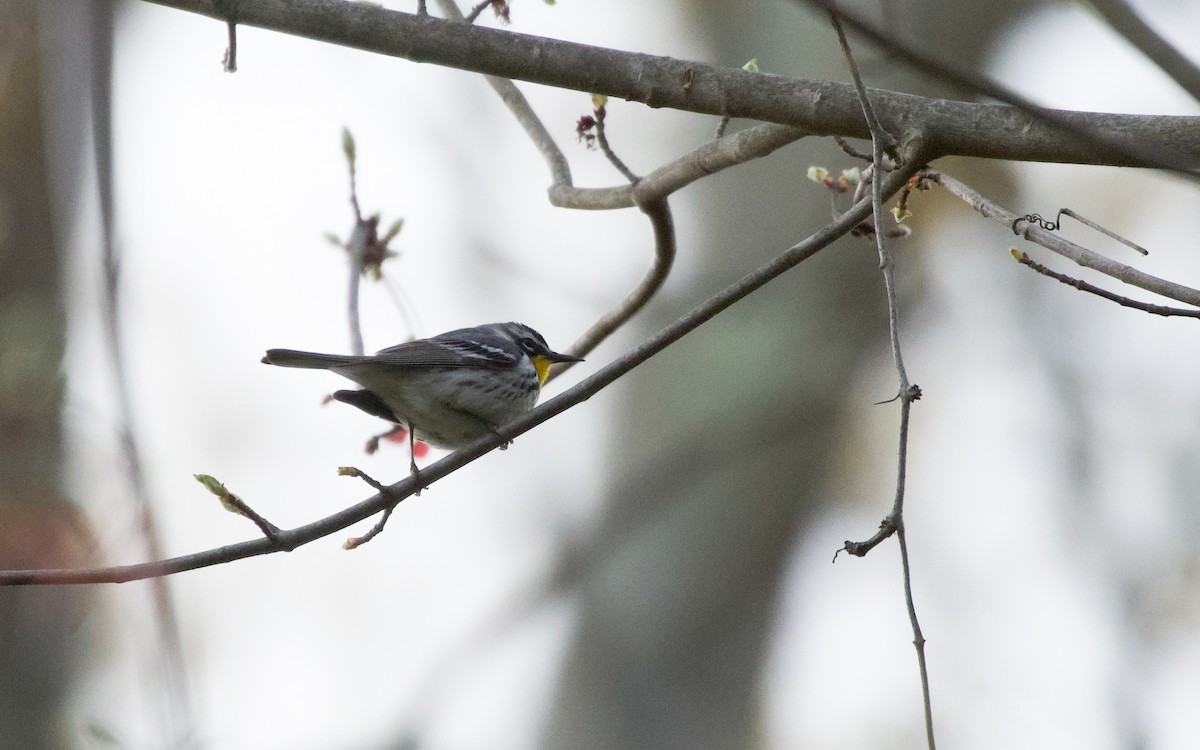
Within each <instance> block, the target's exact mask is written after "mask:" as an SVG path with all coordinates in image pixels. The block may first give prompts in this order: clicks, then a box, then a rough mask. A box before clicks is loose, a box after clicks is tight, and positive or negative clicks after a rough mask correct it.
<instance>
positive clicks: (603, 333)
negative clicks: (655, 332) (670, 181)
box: [548, 198, 676, 380]
mask: <svg viewBox="0 0 1200 750" xmlns="http://www.w3.org/2000/svg"><path fill="white" fill-rule="evenodd" d="M641 208H642V211H643V213H645V214H646V218H648V219H650V225H651V226H652V227H653V229H654V264H653V265H651V266H650V270H649V271H647V272H646V275H645V276H643V277H642V280H641V281H640V282H638V285H637V286H636V287H634V288H633V291H631V292H630V293H629V294H628V295H627V296H626V297H625V299H623V300H621V301H620V302H619V303H618V304H617V306H616V307H614V308H613V309H611V310H609V311H608V312H607V313H605V314H604V315H603V316H602V317H601V318H600V320H597V321H596V322H595V323H593V324H592V327H591V328H589V329H587V330H586V331H584V333H583V335H582V336H580V337H579V339H578V340H577V341H576V342H575V343H574V344H571V348H570V349H569V350H568V351H569V352H570V353H571V354H574V355H575V356H577V357H583V356H586V355H587V353H588V352H590V351H591V350H592V349H595V348H596V346H597V345H598V344H599V343H600V342H601V341H603V340H604V339H606V338H608V337H609V336H610V335H612V332H613V331H615V330H617V329H618V328H620V327H621V326H622V325H624V324H625V321H627V320H629V319H630V318H631V317H633V314H634V313H636V312H637V311H638V310H640V309H642V306H643V305H645V304H646V303H647V302H649V301H650V298H651V297H653V296H654V295H655V293H656V292H658V290H659V289H660V288H662V285H663V282H665V281H666V280H667V275H668V274H670V272H671V265H672V264H673V263H674V262H675V250H676V246H675V220H674V219H673V218H672V217H671V207H670V206H669V205H667V199H666V198H661V199H657V200H655V201H653V202H651V203H650V204H648V205H645V206H642V207H641ZM572 364H574V363H570V362H568V363H566V364H563V365H560V366H559V367H556V368H555V372H553V373H551V374H550V378H548V380H549V379H553V378H554V377H557V376H558V375H559V374H561V373H563V372H565V371H566V370H567V368H569V367H571V365H572Z"/></svg>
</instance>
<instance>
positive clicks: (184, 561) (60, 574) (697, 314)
mask: <svg viewBox="0 0 1200 750" xmlns="http://www.w3.org/2000/svg"><path fill="white" fill-rule="evenodd" d="M906 150H907V151H908V153H905V154H904V156H905V162H904V165H903V166H901V167H900V168H899V169H897V170H896V171H895V172H892V173H890V174H888V176H887V184H886V185H885V186H884V189H883V193H884V195H885V196H888V197H890V196H892V195H895V194H896V193H897V192H898V191H899V190H900V189H901V188H903V187H904V184H905V183H906V182H907V180H908V178H909V177H910V176H912V175H913V174H914V173H915V172H916V167H913V166H909V165H912V164H922V163H924V162H925V161H927V160H928V157H929V153H928V152H926V151H924V150H923V148H922V143H921V142H920V141H918V140H913V141H911V142H910V143H909V144H908V146H907V148H906ZM870 213H871V205H870V202H869V201H862V202H860V203H859V204H858V205H856V206H854V207H853V208H851V209H850V210H849V211H847V212H846V213H845V214H844V215H843V216H842V217H841V218H839V219H838V220H836V221H833V222H831V223H830V224H828V225H826V226H825V227H823V228H822V229H820V230H818V231H817V232H815V233H814V234H812V235H811V236H809V237H808V238H807V239H805V240H804V241H802V242H799V243H797V244H796V245H793V246H792V247H790V248H788V249H787V250H786V251H784V252H783V253H781V254H780V255H779V256H777V257H776V258H774V259H773V260H771V261H769V262H768V263H766V264H765V265H763V266H762V267H760V268H758V269H757V270H755V271H753V272H751V273H750V274H747V275H746V276H745V277H743V278H742V279H741V280H739V281H737V282H736V283H734V284H732V285H730V286H728V287H726V288H725V289H724V290H722V291H721V292H719V293H718V294H716V295H714V296H712V297H710V298H709V299H707V300H705V301H704V302H702V303H701V304H699V305H697V306H696V307H694V308H693V309H692V310H690V311H689V312H687V313H686V314H684V315H683V316H681V317H680V318H678V319H677V320H676V321H675V322H674V323H672V324H671V325H669V326H667V327H666V328H664V329H663V330H661V331H660V332H659V333H657V334H655V335H654V336H652V337H650V338H649V339H647V340H646V341H644V342H642V343H641V344H640V345H638V346H637V347H635V348H634V349H633V350H631V351H629V352H627V353H626V354H624V355H623V356H621V357H619V358H617V359H616V360H614V361H613V362H611V363H609V364H608V365H606V366H605V367H603V368H601V369H600V371H598V372H597V373H595V374H594V375H592V376H591V377H589V378H586V379H584V380H583V381H581V382H579V383H578V384H576V385H575V386H573V387H571V388H569V389H567V390H566V391H564V392H563V393H561V394H559V395H558V396H556V397H555V398H552V399H550V400H549V401H546V402H545V403H543V404H541V405H539V406H538V407H536V408H535V409H533V410H531V411H529V412H527V413H526V414H525V415H523V416H522V417H520V418H518V419H515V420H513V421H512V422H510V423H509V424H507V425H502V426H501V427H499V428H498V429H497V430H496V433H495V434H494V435H488V436H485V437H482V438H480V439H479V440H477V441H475V442H474V443H471V444H470V445H468V446H465V447H463V448H460V449H458V450H456V451H454V452H453V453H451V454H450V455H448V456H446V457H445V458H443V459H441V460H439V461H437V462H435V463H433V464H431V465H429V466H427V467H425V468H424V469H422V470H421V475H420V478H419V480H418V478H417V477H412V476H410V477H406V478H405V479H402V480H400V481H399V482H396V483H395V484H392V485H390V486H388V488H387V490H388V491H387V494H386V495H385V494H384V493H379V494H376V495H375V496H373V497H370V498H367V499H366V500H363V501H362V502H359V503H357V504H356V505H353V506H351V507H349V508H346V509H344V510H342V511H340V512H338V513H334V514H333V515H330V516H327V517H325V518H321V519H319V520H317V521H314V522H312V523H309V524H306V525H304V526H300V527H297V528H294V529H287V530H283V531H281V532H280V534H279V536H280V539H281V540H282V542H283V543H285V544H287V545H289V547H290V548H292V549H294V548H296V547H301V546H303V545H305V544H309V543H310V542H313V541H315V540H317V539H321V538H323V537H326V536H328V535H330V534H333V533H335V532H337V531H340V530H342V529H345V528H346V527H347V526H350V525H351V524H354V523H358V522H359V521H363V520H365V519H367V518H370V517H371V516H373V515H375V514H376V513H379V512H381V511H383V510H386V509H387V508H388V507H391V506H393V505H395V504H396V503H398V502H400V501H401V500H403V499H404V498H406V497H408V496H410V495H412V494H413V493H414V492H416V490H418V489H420V486H421V485H425V486H428V485H430V484H432V483H434V482H436V481H438V480H440V479H442V478H444V477H445V476H447V475H448V474H450V473H452V472H454V471H457V470H458V469H461V468H462V467H463V466H466V465H467V464H468V463H471V462H472V461H474V460H476V459H478V458H480V457H481V456H483V455H484V454H486V453H489V452H491V451H493V450H495V449H496V448H499V447H500V446H501V445H502V444H505V443H507V442H508V441H510V440H512V439H514V438H516V437H519V436H520V435H522V434H523V433H525V432H527V431H528V430H530V429H532V428H534V427H536V426H537V425H539V424H541V423H542V422H545V421H546V420H548V419H550V418H552V417H554V416H556V415H558V414H561V413H562V412H564V411H566V410H567V409H569V408H571V407H573V406H575V405H577V404H580V403H582V402H584V401H586V400H588V399H589V398H591V397H592V396H594V395H595V394H597V393H599V392H600V391H601V390H602V389H604V388H606V387H608V386H609V385H611V384H612V383H613V382H615V381H616V380H617V379H619V378H621V377H623V376H624V375H626V374H627V373H628V372H629V371H631V370H632V369H633V368H635V367H637V366H638V365H640V364H642V363H643V362H645V361H646V360H648V359H650V358H651V357H653V356H654V355H656V354H658V353H659V352H661V351H662V350H663V349H666V348H667V347H668V346H670V345H671V344H672V343H674V342H676V341H678V340H679V339H681V338H683V337H684V336H685V335H687V334H688V333H690V332H692V331H694V330H695V329H697V328H699V327H700V326H702V325H703V324H705V323H706V322H708V321H709V320H711V319H712V318H714V317H715V316H716V315H717V314H719V313H720V312H722V311H723V310H725V309H727V308H729V307H730V306H732V305H733V304H735V303H737V302H738V301H739V300H741V299H743V298H745V297H747V296H748V295H750V294H752V293H753V292H755V291H757V290H758V289H760V288H762V287H763V286H765V285H766V284H767V283H769V282H770V281H771V280H773V279H775V278H777V277H778V276H780V275H781V274H783V273H784V272H786V271H788V270H790V269H791V268H794V267H795V266H797V265H799V264H800V263H801V262H803V261H804V260H806V259H808V258H810V257H812V256H813V255H815V254H816V253H818V252H819V251H820V250H822V249H823V248H825V247H828V246H829V245H830V244H832V243H833V242H834V241H835V240H837V239H838V238H839V237H843V236H845V235H846V234H848V233H849V232H850V231H851V230H853V229H854V227H856V226H858V224H859V223H860V222H862V221H863V219H865V218H866V217H867V216H868V215H870ZM278 551H279V548H278V547H277V546H276V545H274V544H272V543H271V542H270V541H269V540H267V539H261V538H260V539H255V540H252V541H247V542H240V543H237V544H230V545H227V546H224V547H219V548H216V549H209V550H204V551H202V552H195V553H192V554H188V555H182V556H180V557H174V558H170V559H167V560H156V561H153V562H147V563H139V564H135V565H120V566H114V567H108V568H87V569H55V570H7V571H0V586H22V585H23V586H29V585H63V584H83V583H124V582H127V581H134V580H142V579H145V578H153V577H158V576H166V575H172V574H175V573H180V572H183V571H186V570H196V569H198V568H205V567H209V566H212V565H220V564H224V563H228V562H233V561H234V560H240V559H244V558H247V557H255V556H258V555H266V554H271V553H274V552H278Z"/></svg>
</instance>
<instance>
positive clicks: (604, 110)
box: [595, 104, 638, 184]
mask: <svg viewBox="0 0 1200 750" xmlns="http://www.w3.org/2000/svg"><path fill="white" fill-rule="evenodd" d="M595 115H596V141H597V142H598V143H599V144H600V150H601V151H602V152H603V153H604V155H605V156H606V157H607V158H608V161H609V163H611V164H612V165H613V166H614V167H616V169H617V171H618V172H620V173H621V176H623V177H624V178H625V179H627V180H629V183H630V184H633V183H635V182H637V181H638V176H637V175H636V174H634V172H633V170H632V169H630V168H629V167H627V166H625V162H623V161H621V158H620V157H619V156H617V154H616V152H615V151H613V150H612V146H611V145H609V143H608V134H607V133H606V132H605V128H604V120H605V118H606V117H607V116H608V107H606V106H605V105H604V104H601V105H600V106H598V107H596V109H595Z"/></svg>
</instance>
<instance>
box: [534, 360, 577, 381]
mask: <svg viewBox="0 0 1200 750" xmlns="http://www.w3.org/2000/svg"><path fill="white" fill-rule="evenodd" d="M530 359H532V360H533V366H534V369H536V370H537V375H538V385H545V384H546V378H548V377H550V365H552V364H554V363H556V362H582V361H583V357H576V356H575V355H574V354H559V353H558V352H546V353H545V354H535V355H534V356H532V357H530Z"/></svg>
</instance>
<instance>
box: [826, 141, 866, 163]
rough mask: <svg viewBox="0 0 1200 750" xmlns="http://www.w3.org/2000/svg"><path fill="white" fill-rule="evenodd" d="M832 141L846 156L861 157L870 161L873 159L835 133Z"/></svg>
mask: <svg viewBox="0 0 1200 750" xmlns="http://www.w3.org/2000/svg"><path fill="white" fill-rule="evenodd" d="M833 142H834V143H836V144H837V145H838V148H840V149H841V150H842V151H844V152H845V153H846V155H847V156H852V157H854V158H855V159H862V160H863V161H871V160H872V159H873V157H872V156H871V155H870V154H868V153H864V152H862V151H859V150H858V149H856V148H855V147H854V146H852V145H851V144H850V141H848V140H846V139H845V138H843V137H842V136H840V135H835V136H834V137H833Z"/></svg>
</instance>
